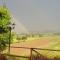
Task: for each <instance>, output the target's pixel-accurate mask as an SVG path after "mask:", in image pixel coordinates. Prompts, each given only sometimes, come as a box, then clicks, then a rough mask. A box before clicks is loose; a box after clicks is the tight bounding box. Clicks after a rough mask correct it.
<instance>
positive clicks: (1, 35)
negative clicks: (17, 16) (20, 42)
mask: <svg viewBox="0 0 60 60" xmlns="http://www.w3.org/2000/svg"><path fill="white" fill-rule="evenodd" d="M10 20H11V16H10V12H9V10H8V8H6V7H0V51H3V50H4V49H5V48H6V45H7V42H8V34H9V29H8V28H7V26H8V25H9V23H10Z"/></svg>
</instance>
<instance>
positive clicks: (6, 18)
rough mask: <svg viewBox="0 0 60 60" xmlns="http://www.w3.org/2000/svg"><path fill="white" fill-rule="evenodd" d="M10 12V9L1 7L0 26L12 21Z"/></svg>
mask: <svg viewBox="0 0 60 60" xmlns="http://www.w3.org/2000/svg"><path fill="white" fill-rule="evenodd" d="M10 19H11V17H10V13H9V11H8V9H7V8H6V7H5V8H4V7H0V27H1V26H3V27H5V26H6V25H8V24H9V23H10Z"/></svg>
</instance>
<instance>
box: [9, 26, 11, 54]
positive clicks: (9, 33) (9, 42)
mask: <svg viewBox="0 0 60 60" xmlns="http://www.w3.org/2000/svg"><path fill="white" fill-rule="evenodd" d="M9 31H10V33H9V54H10V43H11V27H9Z"/></svg>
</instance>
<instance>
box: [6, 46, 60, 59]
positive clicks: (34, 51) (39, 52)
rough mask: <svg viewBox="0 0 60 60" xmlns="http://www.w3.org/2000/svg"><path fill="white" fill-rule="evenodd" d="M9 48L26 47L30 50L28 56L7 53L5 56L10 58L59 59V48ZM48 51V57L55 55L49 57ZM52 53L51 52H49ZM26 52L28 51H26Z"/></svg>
mask: <svg viewBox="0 0 60 60" xmlns="http://www.w3.org/2000/svg"><path fill="white" fill-rule="evenodd" d="M11 48H14V49H15V48H17V49H27V50H29V51H30V53H29V55H28V56H17V55H7V58H8V59H10V60H60V58H59V57H56V56H60V50H52V49H41V48H28V47H13V46H11ZM49 53H50V57H52V56H53V55H55V57H54V58H53V59H52V58H51V59H49V58H48V57H46V56H48V54H49ZM51 53H52V54H51ZM27 54H28V51H27Z"/></svg>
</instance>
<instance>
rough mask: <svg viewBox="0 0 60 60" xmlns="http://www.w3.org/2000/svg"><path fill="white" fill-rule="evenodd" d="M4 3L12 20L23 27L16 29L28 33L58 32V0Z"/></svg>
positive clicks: (26, 0)
mask: <svg viewBox="0 0 60 60" xmlns="http://www.w3.org/2000/svg"><path fill="white" fill-rule="evenodd" d="M5 2H6V6H7V7H8V8H9V9H10V12H11V14H12V15H13V16H14V19H15V20H16V21H18V22H19V24H21V25H23V26H20V27H18V28H21V27H24V29H25V30H26V31H29V32H60V0H5ZM0 5H2V0H0ZM17 24H18V23H17ZM16 27H17V26H16ZM18 28H17V31H18Z"/></svg>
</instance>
